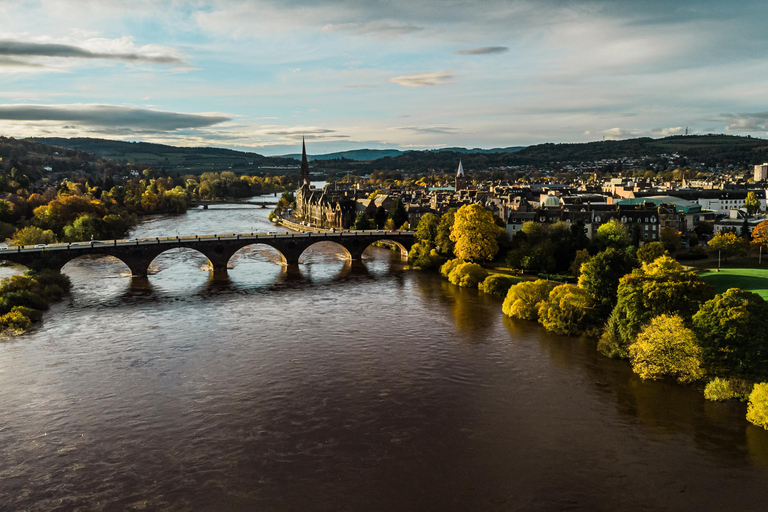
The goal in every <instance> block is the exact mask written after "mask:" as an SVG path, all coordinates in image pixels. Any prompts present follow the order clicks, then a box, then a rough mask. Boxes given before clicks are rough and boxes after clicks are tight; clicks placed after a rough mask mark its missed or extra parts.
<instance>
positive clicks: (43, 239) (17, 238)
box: [10, 226, 56, 245]
mask: <svg viewBox="0 0 768 512" xmlns="http://www.w3.org/2000/svg"><path fill="white" fill-rule="evenodd" d="M53 243H56V234H55V233H54V232H53V231H51V230H50V229H45V230H43V229H40V228H38V227H36V226H28V227H26V228H21V229H20V230H18V231H16V233H14V234H13V238H11V241H10V245H35V244H53Z"/></svg>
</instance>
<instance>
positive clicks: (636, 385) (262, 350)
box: [0, 205, 768, 511]
mask: <svg viewBox="0 0 768 512" xmlns="http://www.w3.org/2000/svg"><path fill="white" fill-rule="evenodd" d="M267 213H268V210H265V209H259V208H252V207H250V208H249V207H243V206H234V205H233V206H226V205H222V206H212V207H211V208H210V209H209V210H201V209H195V210H190V212H189V213H188V214H186V215H183V216H156V217H152V218H148V219H145V221H144V222H143V223H142V224H141V225H140V226H138V227H137V228H136V229H135V230H134V232H133V233H132V234H131V235H132V236H138V237H145V236H158V235H175V234H177V233H178V234H180V235H187V234H208V233H216V232H218V233H226V232H251V231H266V230H269V229H274V228H272V227H271V224H269V222H268V221H267V220H266V215H267ZM365 257H366V259H365V260H364V261H363V263H358V264H355V265H349V264H346V263H345V262H344V261H343V260H342V259H341V253H340V252H338V251H336V250H335V249H333V247H332V246H331V247H322V246H316V247H315V248H314V249H312V250H310V251H309V252H308V253H306V254H305V257H304V260H303V263H302V264H301V265H300V266H299V269H298V270H295V269H293V270H291V271H288V270H287V269H285V268H284V267H282V266H280V265H279V264H278V263H277V262H278V261H279V258H278V257H277V254H276V253H274V252H273V251H272V250H271V249H266V248H264V249H253V248H252V249H250V250H244V251H243V252H242V253H241V254H238V255H237V257H236V258H235V259H234V261H233V268H232V269H230V271H229V272H228V273H227V274H223V275H213V274H211V273H209V272H208V271H207V270H206V269H205V259H204V258H202V257H201V256H200V255H198V254H196V253H194V252H192V251H179V250H174V251H173V252H170V253H165V254H164V255H162V256H161V257H159V258H158V260H157V261H156V263H155V265H153V267H152V275H150V276H149V278H148V279H144V280H138V279H134V280H132V279H131V278H130V277H127V276H126V274H125V272H126V271H127V267H124V266H123V265H122V264H121V263H119V262H116V261H109V260H104V259H85V258H83V259H78V260H75V261H73V262H70V263H69V264H67V265H66V266H65V268H64V272H65V273H67V274H68V275H69V276H70V277H71V279H72V282H73V290H72V293H71V295H70V296H68V297H66V298H65V299H64V300H63V301H62V302H60V303H58V304H56V305H54V306H53V307H52V309H51V311H50V312H48V313H46V315H45V319H44V322H43V323H42V324H41V325H40V326H39V327H37V328H36V329H35V330H33V331H32V332H30V333H28V334H25V335H23V336H20V337H17V338H15V339H12V340H10V341H6V342H4V343H0V411H1V412H2V414H1V415H0V509H2V510H46V511H48V510H105V511H110V510H260V511H475V510H477V511H485V510H585V511H586V510H589V511H613V510H699V511H701V510H713V511H714V510H718V511H721V510H755V511H757V510H765V508H766V502H768V485H766V483H767V482H768V432H766V431H764V430H762V429H759V428H757V427H754V426H752V425H750V424H749V423H748V422H747V421H746V420H745V419H744V415H745V410H746V407H745V405H744V404H741V403H712V402H707V401H705V400H704V399H703V397H702V395H701V392H700V391H697V390H695V389H693V388H692V387H685V386H679V385H675V384H670V383H666V382H642V381H640V380H639V379H638V378H637V377H635V376H634V375H633V374H632V372H631V371H630V368H629V365H628V364H627V363H626V362H622V361H613V360H609V359H606V358H604V357H602V356H600V355H599V354H597V352H596V351H595V342H594V341H593V340H584V339H576V338H568V337H559V336H554V335H551V334H549V333H547V332H546V331H544V330H543V329H541V328H540V327H539V326H538V325H537V324H535V323H528V322H516V321H511V320H509V319H507V318H504V317H503V315H502V313H501V300H500V299H499V298H496V297H491V296H486V295H483V294H481V293H479V292H478V291H476V290H462V289H459V288H457V287H454V286H452V285H450V284H448V283H447V282H446V281H444V280H441V279H440V278H439V277H438V276H436V275H433V274H429V273H423V272H417V271H410V270H407V269H405V268H404V265H403V262H401V261H400V260H399V257H398V256H397V255H396V254H395V253H393V252H390V251H386V250H383V249H375V248H371V249H369V250H368V251H367V252H366V254H365Z"/></svg>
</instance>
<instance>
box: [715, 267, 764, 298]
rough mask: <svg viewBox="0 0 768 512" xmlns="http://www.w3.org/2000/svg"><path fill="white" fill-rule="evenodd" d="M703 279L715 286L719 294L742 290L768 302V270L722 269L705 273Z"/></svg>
mask: <svg viewBox="0 0 768 512" xmlns="http://www.w3.org/2000/svg"><path fill="white" fill-rule="evenodd" d="M701 277H703V278H704V280H705V281H706V282H707V284H709V285H710V286H714V288H715V290H716V291H717V293H722V292H724V291H725V290H727V289H728V288H742V289H744V290H747V291H750V292H754V293H757V294H758V295H760V296H761V297H762V298H763V299H765V300H768V269H760V268H721V269H720V272H709V271H704V272H702V273H701Z"/></svg>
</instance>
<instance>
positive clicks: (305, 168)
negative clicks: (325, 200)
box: [299, 137, 309, 186]
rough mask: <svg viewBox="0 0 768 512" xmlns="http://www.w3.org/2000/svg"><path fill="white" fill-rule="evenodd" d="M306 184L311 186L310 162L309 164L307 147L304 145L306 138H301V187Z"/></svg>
mask: <svg viewBox="0 0 768 512" xmlns="http://www.w3.org/2000/svg"><path fill="white" fill-rule="evenodd" d="M304 184H306V185H307V186H309V162H307V145H306V144H305V143H304V137H302V138H301V179H300V180H299V186H303V185H304Z"/></svg>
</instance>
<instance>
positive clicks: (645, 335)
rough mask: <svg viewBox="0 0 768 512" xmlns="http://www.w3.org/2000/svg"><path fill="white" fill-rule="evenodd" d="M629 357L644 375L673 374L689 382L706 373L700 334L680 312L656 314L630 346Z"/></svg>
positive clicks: (643, 377) (634, 366)
mask: <svg viewBox="0 0 768 512" xmlns="http://www.w3.org/2000/svg"><path fill="white" fill-rule="evenodd" d="M629 359H630V361H631V363H632V370H633V371H634V372H635V373H636V374H638V375H639V376H640V377H641V378H642V379H651V380H653V379H659V378H661V377H666V376H669V377H674V378H676V379H677V381H678V382H680V383H687V382H693V381H695V380H699V379H700V378H702V377H703V376H704V371H703V370H702V369H701V349H700V348H699V346H698V344H697V341H696V335H695V334H694V333H693V331H691V330H690V329H688V328H687V327H686V326H685V323H684V321H683V319H682V318H680V317H679V316H677V315H660V316H657V317H654V318H653V319H652V320H651V322H650V324H649V325H648V326H646V327H645V328H644V329H643V330H642V331H641V332H640V333H639V334H638V336H637V341H636V342H635V343H633V344H632V345H631V346H630V347H629Z"/></svg>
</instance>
